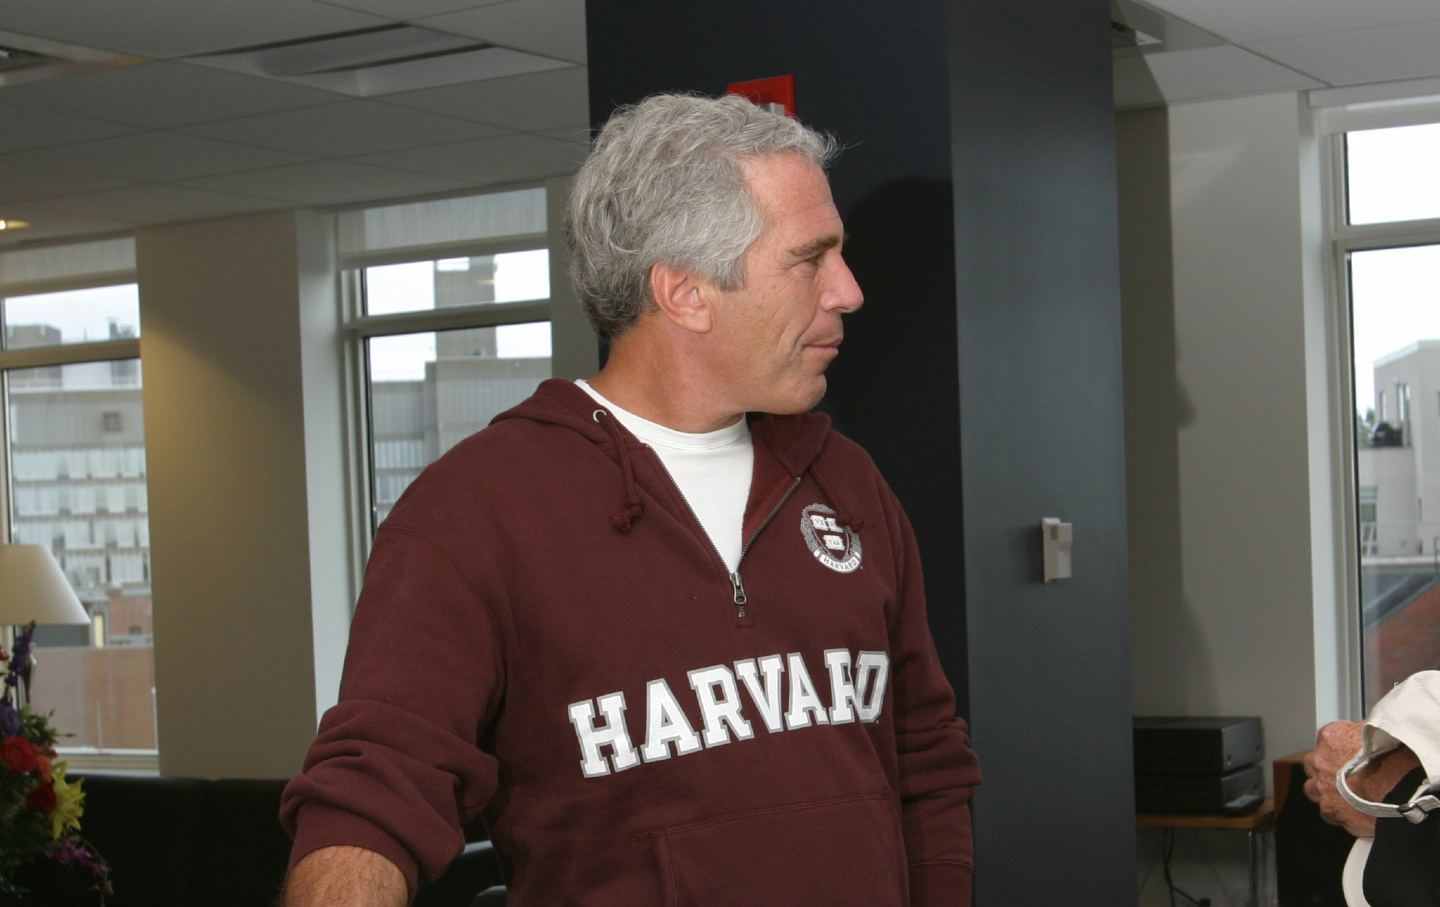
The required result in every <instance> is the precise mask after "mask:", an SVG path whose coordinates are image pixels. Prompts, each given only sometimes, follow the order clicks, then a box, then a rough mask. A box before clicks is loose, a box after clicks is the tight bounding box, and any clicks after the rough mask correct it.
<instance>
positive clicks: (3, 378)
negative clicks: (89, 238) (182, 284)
mask: <svg viewBox="0 0 1440 907" xmlns="http://www.w3.org/2000/svg"><path fill="white" fill-rule="evenodd" d="M106 238H108V239H117V238H128V237H95V239H106ZM82 244H83V243H82ZM73 245H76V243H75V241H74V240H67V241H63V242H55V243H43V244H36V245H34V246H29V245H27V246H25V247H23V248H25V249H30V248H47V247H50V248H62V247H64V246H73ZM3 251H5V250H3V249H0V252H3ZM127 284H135V285H136V287H137V292H138V287H139V278H138V273H137V270H136V269H135V268H133V267H131V268H124V269H117V270H106V271H95V272H89V273H86V274H82V275H77V276H75V277H45V278H39V279H31V280H11V281H5V280H4V279H3V278H0V326H3V323H4V322H3V315H4V311H3V308H4V305H5V303H6V300H8V299H10V298H11V297H18V296H33V295H41V294H46V293H57V292H66V291H71V290H91V289H97V288H100V287H111V286H124V285H127ZM142 307H143V302H142ZM129 359H134V360H137V361H142V368H143V360H141V339H140V338H139V337H128V338H120V339H115V340H99V341H88V342H81V343H62V344H55V345H51V346H32V347H23V348H21V349H8V348H6V347H5V346H4V343H3V340H0V400H4V401H8V400H9V390H10V375H11V372H13V371H16V370H22V369H30V368H42V367H47V366H67V365H82V364H87V363H98V362H115V361H122V360H129ZM12 433H13V426H12V424H11V417H10V406H9V405H8V403H7V404H6V405H4V406H3V412H0V537H3V539H4V540H5V541H6V542H10V541H12V540H13V539H14V532H15V526H14V518H13V517H14V511H13V507H12V505H13V502H14V498H15V489H14V485H13V482H14V477H13V475H12V472H11V466H12V463H11V456H10V437H11V435H12ZM157 686H158V682H157ZM154 696H155V691H154V690H152V692H151V700H152V703H151V708H152V710H153V708H154ZM58 749H59V750H60V751H61V754H62V755H63V756H64V757H65V761H66V764H67V765H68V766H69V767H70V769H71V771H75V772H107V773H123V774H158V773H159V771H160V750H159V741H158V740H157V741H156V749H154V750H133V749H99V748H96V747H90V746H84V747H64V746H61V747H58Z"/></svg>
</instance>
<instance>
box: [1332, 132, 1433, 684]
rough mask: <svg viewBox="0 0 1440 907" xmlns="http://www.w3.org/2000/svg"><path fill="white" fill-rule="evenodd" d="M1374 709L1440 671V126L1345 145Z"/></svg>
mask: <svg viewBox="0 0 1440 907" xmlns="http://www.w3.org/2000/svg"><path fill="white" fill-rule="evenodd" d="M1337 157H1338V159H1339V161H1340V162H1341V163H1340V166H1339V167H1337V175H1338V179H1337V181H1336V186H1335V193H1334V194H1335V197H1336V198H1337V199H1339V200H1340V202H1341V204H1339V205H1337V206H1336V207H1337V209H1338V210H1337V215H1338V216H1337V217H1336V221H1337V222H1336V223H1335V225H1334V227H1333V231H1334V239H1335V242H1334V248H1335V252H1336V256H1335V257H1336V260H1337V263H1338V264H1339V267H1340V272H1339V273H1340V274H1341V280H1340V284H1341V286H1342V289H1343V291H1344V293H1345V297H1346V302H1347V303H1348V314H1349V338H1350V342H1351V352H1352V356H1353V367H1352V372H1351V373H1352V378H1353V381H1352V387H1353V399H1352V403H1353V409H1354V419H1353V422H1352V424H1353V425H1354V426H1355V434H1356V437H1355V443H1354V450H1355V464H1354V467H1355V482H1354V487H1355V489H1356V500H1355V514H1356V517H1357V520H1356V522H1357V527H1356V539H1357V545H1356V546H1355V547H1356V554H1357V556H1358V557H1359V586H1360V614H1359V624H1360V626H1359V638H1360V650H1361V653H1360V654H1361V669H1362V674H1363V688H1364V701H1365V708H1366V710H1367V711H1368V709H1369V707H1370V706H1371V705H1373V704H1374V702H1375V701H1376V700H1377V699H1378V698H1379V697H1380V696H1381V695H1383V694H1384V693H1385V691H1387V690H1388V689H1390V687H1391V686H1392V685H1393V684H1394V683H1396V682H1398V681H1399V680H1401V679H1403V678H1405V677H1406V676H1408V675H1409V674H1411V673H1413V672H1414V671H1417V670H1422V669H1427V668H1434V667H1436V666H1437V665H1440V411H1436V410H1433V409H1431V408H1429V407H1424V406H1413V405H1412V400H1414V399H1419V400H1424V399H1427V398H1436V399H1440V396H1437V395H1440V177H1437V175H1436V171H1435V166H1434V162H1435V161H1436V160H1440V123H1420V124H1415V125H1403V126H1389V127H1384V128H1372V129H1363V130H1353V131H1349V132H1346V133H1344V134H1343V136H1342V137H1341V139H1340V140H1339V148H1338V155H1337Z"/></svg>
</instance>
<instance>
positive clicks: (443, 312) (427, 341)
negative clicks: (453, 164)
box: [339, 187, 551, 533]
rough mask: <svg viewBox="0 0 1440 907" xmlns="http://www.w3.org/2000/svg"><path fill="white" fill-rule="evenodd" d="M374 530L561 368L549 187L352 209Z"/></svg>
mask: <svg viewBox="0 0 1440 907" xmlns="http://www.w3.org/2000/svg"><path fill="white" fill-rule="evenodd" d="M339 228H340V251H341V256H342V263H343V265H344V268H345V271H344V275H343V277H344V280H343V284H344V286H345V287H346V289H347V297H348V298H347V312H348V316H349V317H348V318H347V325H348V330H349V333H350V335H351V336H352V338H353V343H352V352H351V359H352V361H353V363H354V366H355V371H356V386H357V389H358V390H357V394H356V397H357V406H356V407H355V413H356V420H355V421H356V423H357V426H358V428H359V433H360V435H361V438H362V441H361V448H362V450H363V459H364V460H365V464H366V469H365V470H364V472H365V474H366V481H365V483H364V488H363V489H361V490H360V491H361V495H362V497H363V499H364V501H365V510H366V511H367V512H368V514H369V516H370V520H369V526H368V529H369V532H370V533H373V531H374V529H375V527H377V526H378V525H379V524H380V523H381V522H382V521H383V520H384V519H385V517H386V516H388V515H389V512H390V509H391V508H392V507H393V506H394V505H395V502H396V501H397V500H398V499H399V498H400V495H401V494H403V493H404V491H405V489H406V487H408V486H409V484H410V482H411V481H413V480H414V478H415V477H416V476H417V475H419V474H420V472H421V470H423V469H424V468H425V466H427V465H428V464H430V463H431V462H433V461H434V460H435V459H436V458H438V457H439V456H440V455H441V454H443V453H444V452H445V451H447V450H449V449H450V448H451V447H453V446H454V445H455V444H456V443H458V442H459V441H461V440H462V439H464V438H465V437H466V436H468V435H470V434H472V433H473V432H475V431H477V430H479V429H481V428H484V427H485V425H487V424H488V423H489V421H490V420H491V419H492V418H494V417H495V416H496V415H498V414H499V413H500V412H502V411H504V410H506V409H508V408H510V407H511V406H513V405H515V404H516V403H518V402H520V401H521V400H522V399H524V398H525V397H527V396H529V394H530V392H531V391H532V390H533V389H534V388H535V385H536V384H538V383H539V382H540V381H542V380H543V379H545V378H547V377H549V376H550V374H551V335H550V327H551V326H550V295H551V294H550V255H549V251H548V250H549V246H550V243H551V237H550V235H549V232H548V225H547V216H546V190H545V189H544V188H540V187H536V188H528V189H518V190H512V191H507V192H499V193H491V194H486V195H478V196H469V197H465V198H456V199H444V200H440V201H431V202H415V203H408V204H402V205H390V206H385V207H380V208H368V209H365V210H363V211H353V212H346V213H343V214H341V216H340V221H339Z"/></svg>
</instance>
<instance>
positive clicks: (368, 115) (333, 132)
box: [183, 101, 501, 157]
mask: <svg viewBox="0 0 1440 907" xmlns="http://www.w3.org/2000/svg"><path fill="white" fill-rule="evenodd" d="M183 131H184V132H188V133H191V134H193V135H200V136H204V137H206V138H214V139H221V140H224V141H234V142H245V143H249V144H252V145H259V146H261V147H264V148H276V149H279V150H281V151H291V152H294V153H296V154H310V155H315V156H317V157H354V156H357V155H361V154H373V153H376V152H381V151H392V150H394V149H397V148H407V147H412V146H419V145H439V144H442V143H445V142H455V141H461V140H465V139H477V138H488V137H490V136H494V135H497V134H499V133H500V132H501V130H498V129H495V128H493V127H490V126H484V125H481V124H479V123H470V122H466V121H464V120H458V119H455V118H453V117H442V116H436V115H434V114H430V113H424V112H422V111H418V110H409V109H406V108H403V107H395V106H392V105H389V104H380V103H377V102H374V101H346V102H343V103H340V104H328V105H326V106H323V107H309V108H305V109H304V110H290V111H282V112H280V113H272V114H265V115H263V116H258V117H245V118H243V119H238V120H227V121H226V122H223V123H211V124H208V125H204V126H193V127H186V128H185V129H184V130H183Z"/></svg>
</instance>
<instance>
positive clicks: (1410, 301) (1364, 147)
mask: <svg viewBox="0 0 1440 907" xmlns="http://www.w3.org/2000/svg"><path fill="white" fill-rule="evenodd" d="M1347 155H1348V159H1349V160H1348V163H1349V167H1348V171H1347V177H1348V181H1349V210H1350V222H1351V223H1354V224H1367V223H1383V222H1387V221H1398V220H1417V219H1421V218H1440V167H1437V162H1440V125H1426V126H1408V127H1400V128H1395V129H1372V130H1367V131H1365V132H1354V133H1350V135H1349V138H1348V140H1347ZM1350 286H1351V319H1352V325H1351V333H1352V340H1353V343H1354V352H1355V409H1356V411H1357V412H1359V413H1360V414H1362V415H1363V414H1364V412H1365V410H1367V409H1369V408H1371V407H1373V406H1374V400H1375V391H1374V367H1375V360H1377V359H1380V358H1382V357H1384V356H1387V355H1389V354H1390V353H1393V352H1396V351H1397V350H1400V349H1403V348H1404V347H1406V346H1408V345H1410V344H1411V343H1414V342H1415V341H1417V340H1440V246H1433V245H1432V246H1410V247H1407V248H1400V249H1379V250H1374V251H1368V252H1356V253H1353V254H1352V255H1351V256H1350Z"/></svg>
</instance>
